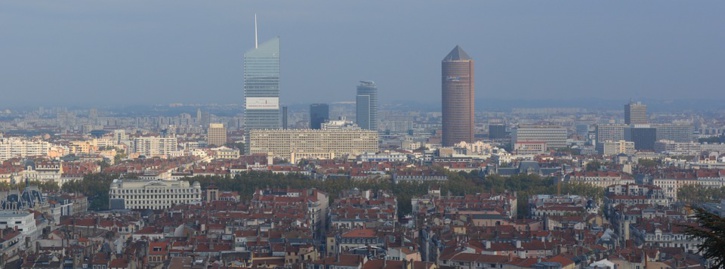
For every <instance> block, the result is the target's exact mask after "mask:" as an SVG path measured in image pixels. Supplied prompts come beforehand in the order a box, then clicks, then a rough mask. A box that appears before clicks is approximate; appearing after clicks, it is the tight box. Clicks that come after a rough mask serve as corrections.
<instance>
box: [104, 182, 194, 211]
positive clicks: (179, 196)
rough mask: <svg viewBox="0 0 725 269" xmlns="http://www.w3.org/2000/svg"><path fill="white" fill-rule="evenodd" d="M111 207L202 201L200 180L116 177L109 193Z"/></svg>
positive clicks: (162, 207) (160, 205)
mask: <svg viewBox="0 0 725 269" xmlns="http://www.w3.org/2000/svg"><path fill="white" fill-rule="evenodd" d="M108 196H109V199H110V205H111V209H166V208H170V207H171V206H172V205H178V204H197V203H200V202H201V185H199V182H194V184H189V182H188V181H160V180H124V179H116V180H114V181H113V183H111V190H110V191H109V193H108Z"/></svg>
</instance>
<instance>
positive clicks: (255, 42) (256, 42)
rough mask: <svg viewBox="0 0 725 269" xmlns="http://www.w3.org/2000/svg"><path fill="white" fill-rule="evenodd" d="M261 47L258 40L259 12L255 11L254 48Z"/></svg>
mask: <svg viewBox="0 0 725 269" xmlns="http://www.w3.org/2000/svg"><path fill="white" fill-rule="evenodd" d="M258 47H259V42H258V41H257V13H254V48H255V49H256V48H258Z"/></svg>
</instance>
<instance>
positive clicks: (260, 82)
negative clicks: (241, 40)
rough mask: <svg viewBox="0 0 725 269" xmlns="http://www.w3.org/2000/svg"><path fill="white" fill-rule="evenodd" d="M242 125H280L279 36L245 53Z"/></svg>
mask: <svg viewBox="0 0 725 269" xmlns="http://www.w3.org/2000/svg"><path fill="white" fill-rule="evenodd" d="M255 31H256V30H255ZM255 39H256V38H255ZM244 126H245V130H246V131H249V130H251V129H279V128H280V107H279V37H275V38H273V39H270V40H269V41H267V42H264V43H262V44H260V45H256V44H255V48H254V49H252V50H249V51H247V52H246V53H244Z"/></svg>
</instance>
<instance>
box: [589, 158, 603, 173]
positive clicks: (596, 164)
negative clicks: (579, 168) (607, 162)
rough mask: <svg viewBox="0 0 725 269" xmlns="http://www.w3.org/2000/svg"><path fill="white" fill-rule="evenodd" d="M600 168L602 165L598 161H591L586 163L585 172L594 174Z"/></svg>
mask: <svg viewBox="0 0 725 269" xmlns="http://www.w3.org/2000/svg"><path fill="white" fill-rule="evenodd" d="M601 167H602V164H601V163H599V161H592V162H588V163H587V172H594V171H599V169H600V168H601Z"/></svg>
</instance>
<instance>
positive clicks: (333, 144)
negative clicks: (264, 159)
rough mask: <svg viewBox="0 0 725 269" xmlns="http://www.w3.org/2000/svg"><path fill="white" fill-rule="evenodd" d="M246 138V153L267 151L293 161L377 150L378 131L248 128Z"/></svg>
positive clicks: (274, 155) (330, 157)
mask: <svg viewBox="0 0 725 269" xmlns="http://www.w3.org/2000/svg"><path fill="white" fill-rule="evenodd" d="M249 140H250V145H249V148H250V151H249V154H255V153H263V154H270V155H271V156H273V157H279V158H284V159H287V160H289V161H290V162H293V163H294V162H296V161H297V160H300V159H305V158H312V159H332V158H335V157H338V156H344V155H352V156H357V155H360V154H362V153H365V152H377V151H378V132H377V131H370V130H344V129H341V130H309V129H296V130H292V129H291V130H252V131H250V133H249Z"/></svg>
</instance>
